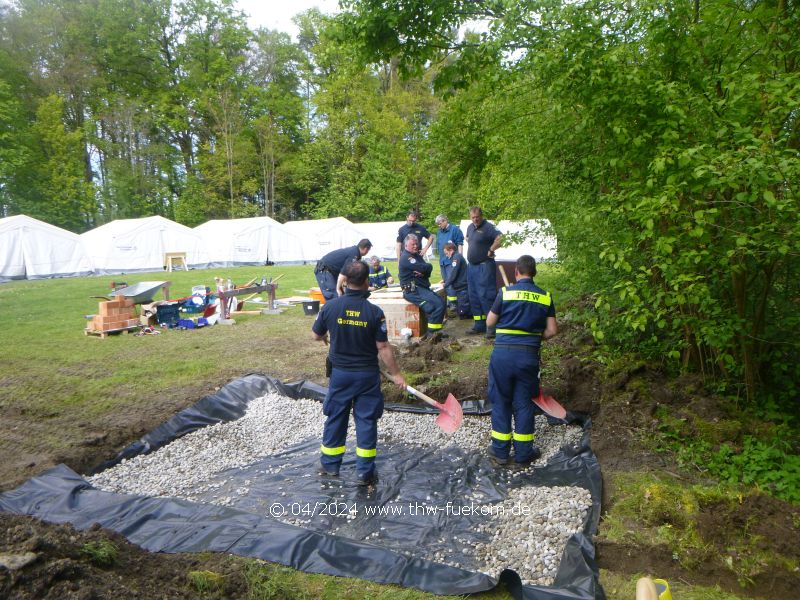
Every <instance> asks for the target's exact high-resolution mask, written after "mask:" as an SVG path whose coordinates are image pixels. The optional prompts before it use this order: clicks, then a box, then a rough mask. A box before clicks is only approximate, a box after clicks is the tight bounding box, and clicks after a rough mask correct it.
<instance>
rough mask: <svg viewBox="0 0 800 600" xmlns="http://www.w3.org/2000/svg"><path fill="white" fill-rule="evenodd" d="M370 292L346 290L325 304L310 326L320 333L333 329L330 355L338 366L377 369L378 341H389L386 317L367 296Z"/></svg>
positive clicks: (335, 365) (351, 369)
mask: <svg viewBox="0 0 800 600" xmlns="http://www.w3.org/2000/svg"><path fill="white" fill-rule="evenodd" d="M368 296H369V292H366V291H362V290H345V293H344V295H343V296H337V297H336V298H334V299H332V300H328V301H327V302H326V303H325V304H323V305H322V309H320V311H319V313H318V314H317V318H316V320H315V321H314V325H312V326H311V330H312V331H313V332H314V333H316V334H317V335H325V334H326V333H327V332H329V331H330V334H331V347H330V351H329V353H328V356H329V357H330V359H331V363H333V366H334V368H336V369H345V370H347V371H371V370H373V369H374V370H376V371H377V370H378V347H377V346H376V342H385V341H387V339H388V338H387V335H386V317H385V316H384V314H383V311H382V310H381V309H380V308H379V307H378V306H375V305H374V304H372V303H371V302H369V301H368V300H367V297H368Z"/></svg>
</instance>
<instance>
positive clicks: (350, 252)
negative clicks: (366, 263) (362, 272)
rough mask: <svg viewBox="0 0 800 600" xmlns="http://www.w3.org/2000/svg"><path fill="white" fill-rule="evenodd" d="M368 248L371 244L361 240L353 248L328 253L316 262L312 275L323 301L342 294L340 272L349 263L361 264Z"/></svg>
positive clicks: (342, 277)
mask: <svg viewBox="0 0 800 600" xmlns="http://www.w3.org/2000/svg"><path fill="white" fill-rule="evenodd" d="M370 248H372V242H370V241H369V240H368V239H363V240H361V241H360V242H358V244H356V245H355V246H350V247H348V248H340V249H339V250H333V251H332V252H328V253H327V254H326V255H325V256H323V257H322V258H321V259H319V261H317V266H316V267H315V268H314V275H315V276H316V278H317V283H318V284H319V290H320V291H321V292H322V295H323V296H324V297H325V300H331V299H332V298H335V297H336V296H341V295H342V294H343V293H344V276H343V275H342V270H343V269H344V267H345V265H347V263H349V262H353V261H358V262H361V258H362V257H363V256H366V255H367V252H369V250H370Z"/></svg>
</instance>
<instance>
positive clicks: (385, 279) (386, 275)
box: [369, 256, 394, 291]
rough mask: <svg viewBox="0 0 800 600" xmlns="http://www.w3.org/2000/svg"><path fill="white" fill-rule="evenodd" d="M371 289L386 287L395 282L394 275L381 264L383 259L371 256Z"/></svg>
mask: <svg viewBox="0 0 800 600" xmlns="http://www.w3.org/2000/svg"><path fill="white" fill-rule="evenodd" d="M369 264H370V267H369V290H370V291H372V290H379V289H381V288H385V287H386V286H388V285H389V284H390V283H394V277H392V274H391V273H390V272H389V269H387V268H386V267H385V266H383V265H381V259H380V258H378V257H377V256H371V257H370V259H369Z"/></svg>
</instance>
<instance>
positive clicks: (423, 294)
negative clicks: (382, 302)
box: [397, 233, 446, 337]
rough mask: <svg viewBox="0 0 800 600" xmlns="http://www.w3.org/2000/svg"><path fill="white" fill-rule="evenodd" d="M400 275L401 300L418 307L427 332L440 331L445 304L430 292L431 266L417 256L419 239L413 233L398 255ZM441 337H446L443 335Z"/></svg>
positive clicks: (409, 235)
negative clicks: (425, 320) (401, 252)
mask: <svg viewBox="0 0 800 600" xmlns="http://www.w3.org/2000/svg"><path fill="white" fill-rule="evenodd" d="M397 269H398V271H399V274H400V287H401V288H402V289H403V298H405V299H406V300H408V301H409V302H411V303H412V304H416V305H417V306H419V308H420V310H422V311H423V312H424V313H425V315H426V316H427V320H428V331H429V332H430V333H431V334H434V333H438V332H440V331H441V330H442V327H443V324H444V313H445V304H444V300H442V299H441V298H440V297H439V296H438V295H437V294H435V293H433V292H432V291H431V289H430V288H431V281H430V276H431V271H433V265H432V264H430V263H427V262H425V259H423V258H422V256H421V255H420V254H419V239H417V236H416V235H414V234H413V233H410V234H408V235H407V236H406V240H405V250H403V254H401V255H400V264H399V265H398V267H397ZM442 337H446V336H445V335H444V334H443V335H442Z"/></svg>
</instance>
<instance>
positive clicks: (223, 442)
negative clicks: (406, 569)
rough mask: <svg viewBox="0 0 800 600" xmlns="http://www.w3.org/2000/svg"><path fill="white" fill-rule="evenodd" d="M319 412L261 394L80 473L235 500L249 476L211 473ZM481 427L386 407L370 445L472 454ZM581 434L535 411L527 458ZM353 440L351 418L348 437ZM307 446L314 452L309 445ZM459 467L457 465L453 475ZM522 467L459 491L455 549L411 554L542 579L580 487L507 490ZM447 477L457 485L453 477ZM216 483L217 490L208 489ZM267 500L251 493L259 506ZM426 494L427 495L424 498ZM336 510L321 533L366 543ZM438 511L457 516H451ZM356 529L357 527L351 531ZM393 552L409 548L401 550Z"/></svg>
mask: <svg viewBox="0 0 800 600" xmlns="http://www.w3.org/2000/svg"><path fill="white" fill-rule="evenodd" d="M324 419H325V418H324V416H323V415H322V404H321V403H320V402H316V401H312V400H293V399H290V398H286V397H283V396H280V395H277V394H267V395H266V396H264V397H262V398H258V399H256V400H254V401H252V402H251V403H250V405H249V407H248V411H247V413H246V414H245V415H244V416H243V417H242V418H240V419H238V420H236V421H232V422H230V423H220V424H217V425H212V426H209V427H205V428H203V429H200V430H197V431H195V432H193V433H190V434H188V435H186V436H183V437H182V438H179V439H177V440H175V441H174V442H172V443H170V444H169V445H167V446H164V447H163V448H160V449H159V450H157V451H156V452H153V453H151V454H147V455H142V456H136V457H134V458H131V459H128V460H124V461H122V462H121V463H119V464H118V465H116V466H115V467H113V468H110V469H107V470H106V471H103V472H102V473H98V474H97V475H94V476H92V477H87V480H88V481H89V482H90V483H91V484H92V485H93V486H94V487H96V488H99V489H102V490H106V491H111V492H119V493H127V494H141V495H146V496H165V497H176V498H185V499H188V500H193V501H204V502H209V501H210V502H213V503H216V504H220V505H235V504H236V502H237V500H238V499H239V498H243V497H247V496H248V494H249V491H250V490H249V484H250V482H249V481H247V480H245V482H244V484H243V485H240V486H239V487H237V488H234V489H229V486H226V484H225V477H224V474H223V475H220V474H221V473H222V472H223V471H226V470H228V469H234V468H237V467H244V466H247V465H250V464H253V463H255V462H258V461H261V460H263V459H264V458H265V457H268V456H271V455H274V454H278V453H281V452H284V451H285V450H286V449H287V448H288V447H291V446H293V445H295V444H299V443H301V442H304V441H307V440H308V439H321V437H322V427H323V424H324ZM490 429H491V424H490V419H489V418H488V417H474V416H465V417H464V422H463V425H462V427H461V429H460V430H459V431H457V432H456V433H455V434H453V435H447V434H445V433H444V432H442V431H441V430H440V429H439V428H438V427H436V424H435V415H419V414H410V413H396V412H386V413H384V415H383V417H382V418H381V420H380V424H379V427H378V431H379V446H380V444H381V443H387V442H391V443H403V444H409V445H416V446H421V447H423V448H428V449H430V448H447V447H450V446H457V447H459V448H461V449H462V450H465V451H467V452H472V453H475V452H477V453H482V452H485V450H486V448H487V446H488V445H489V442H490ZM581 437H582V430H581V428H580V427H574V426H567V425H549V424H548V423H547V420H546V419H545V418H544V417H537V422H536V444H537V446H539V448H540V449H541V451H542V457H541V458H540V459H539V461H537V463H536V464H537V465H542V464H544V463H546V462H547V460H548V459H549V458H550V457H552V456H553V455H554V454H556V453H557V452H558V451H559V450H560V449H561V448H562V447H563V446H573V447H576V446H577V445H578V444H579V442H580V439H581ZM354 440H355V430H354V428H353V424H352V419H351V424H350V430H349V431H348V443H350V442H352V441H354ZM348 452H349V450H348ZM313 453H314V454H316V453H318V449H316V448H315V449H314V450H313ZM281 468H282V467H280V466H276V467H270V468H268V469H267V470H266V471H262V472H263V473H266V474H270V475H274V474H276V473H280V472H281ZM461 470H462V469H461V468H458V469H457V471H456V473H458V472H460V471H461ZM532 472H533V466H531V467H528V468H527V469H519V468H514V469H508V470H505V471H504V473H503V477H504V478H505V482H506V483H508V484H511V485H510V487H509V492H508V495H507V497H506V498H505V499H504V500H503V501H502V502H489V501H488V500H487V498H486V497H485V494H483V493H481V492H479V491H477V490H476V491H474V492H472V493H470V494H468V495H467V496H466V497H465V499H464V502H465V503H468V504H470V505H471V506H472V510H473V511H479V513H480V516H481V518H480V519H478V520H476V519H475V518H474V516H473V518H472V519H470V520H469V523H470V527H471V535H470V536H468V537H466V538H464V539H463V540H458V541H460V542H462V545H463V548H462V550H461V552H460V553H458V554H454V553H452V552H447V551H446V550H445V549H441V548H440V549H438V550H437V549H436V544H433V545H432V548H425V549H424V551H423V549H420V552H419V555H420V556H424V557H425V558H429V559H432V560H436V561H439V562H442V563H445V564H450V565H452V566H456V567H462V568H465V569H468V570H472V571H480V572H484V573H487V574H489V575H491V576H493V577H497V576H498V575H499V573H500V571H502V570H503V569H504V568H511V569H514V570H515V571H517V572H518V573H519V574H520V577H521V578H522V579H523V582H524V583H528V584H540V585H549V584H551V583H552V582H553V578H554V577H555V573H556V571H557V569H558V564H559V562H560V560H561V555H562V553H563V551H564V546H565V544H566V541H567V539H568V538H569V537H570V536H571V535H573V534H574V533H576V532H578V531H581V530H582V528H583V523H584V521H585V519H586V515H587V513H588V510H589V507H590V506H591V497H590V494H589V492H588V491H587V490H585V489H582V488H574V487H553V488H547V487H540V486H531V485H524V486H523V487H514V486H515V482H516V483H517V485H518V484H519V482H521V481H523V480H525V478H526V476H527V475H529V474H530V473H532ZM455 481H457V482H459V483H461V482H462V480H461V479H456V480H455ZM331 485H335V483H334V484H331ZM287 489H289V488H288V487H287ZM218 490H221V492H220V493H219V494H218V495H214V492H215V491H218ZM209 494H211V496H210V498H211V499H210V500H209ZM281 496H284V498H276V499H275V500H276V501H279V502H280V501H285V500H286V498H285V496H286V492H281ZM342 497H343V498H344V494H342ZM271 500H272V499H260V501H262V502H264V503H269V502H270V501H271ZM396 500H397V502H398V504H399V503H401V502H402V501H403V499H402V498H400V497H399V496H398V497H397V498H396ZM427 500H428V501H431V502H433V501H435V500H436V499H435V498H434V499H431V498H430V497H428V498H427ZM273 516H275V515H273ZM340 516H342V518H341V519H339V521H340V523H339V525H338V526H336V527H335V528H333V529H332V531H331V532H332V533H334V534H336V535H342V536H346V537H351V538H356V539H361V540H366V541H371V540H377V538H380V537H381V536H382V533H381V531H380V530H378V531H372V532H370V533H367V534H364V533H363V530H361V529H359V528H357V527H354V526H353V525H355V524H357V523H358V522H359V519H360V517H361V515H359V513H358V511H357V510H351V511H349V512H348V514H347V515H346V516H344V515H340ZM276 518H278V519H279V520H281V521H284V522H288V523H293V524H296V525H300V526H308V523H309V522H310V519H301V518H292V517H291V516H290V515H282V516H277V517H276ZM364 518H366V516H364ZM448 518H450V519H454V518H455V519H458V518H462V517H461V515H460V514H457V515H449V517H448ZM463 518H466V517H463ZM357 531H359V532H360V533H355V532H357ZM384 535H385V534H384ZM387 542H388V543H387ZM442 542H443V544H442V548H447V547H452V544H451V543H445V542H446V540H444V539H442ZM381 543H382V544H383V545H388V546H389V547H391V545H392V544H391V539H390V538H389V539H386V538H384V539H383V540H381ZM398 550H400V551H402V552H404V553H405V554H407V555H410V554H411V552H409V551H408V550H407V549H405V550H404V549H398Z"/></svg>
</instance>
